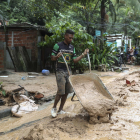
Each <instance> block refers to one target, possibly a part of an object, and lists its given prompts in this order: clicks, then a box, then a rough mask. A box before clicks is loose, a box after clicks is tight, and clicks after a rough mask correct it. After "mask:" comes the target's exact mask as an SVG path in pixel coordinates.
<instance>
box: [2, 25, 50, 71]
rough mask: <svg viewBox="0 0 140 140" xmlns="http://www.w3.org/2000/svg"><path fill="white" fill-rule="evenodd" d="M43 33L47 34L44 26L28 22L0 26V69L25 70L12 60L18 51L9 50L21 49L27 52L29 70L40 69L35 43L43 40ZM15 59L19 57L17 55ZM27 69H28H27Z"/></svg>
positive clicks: (19, 50)
mask: <svg viewBox="0 0 140 140" xmlns="http://www.w3.org/2000/svg"><path fill="white" fill-rule="evenodd" d="M45 34H47V35H49V32H48V30H47V29H46V27H45V26H39V25H33V24H30V23H16V24H10V25H6V31H5V29H4V26H0V70H5V69H15V70H16V71H26V70H25V69H24V68H22V69H18V66H16V65H17V64H16V62H14V60H12V56H10V55H13V58H14V57H16V56H17V55H19V56H22V55H20V54H18V53H15V54H14V53H13V54H10V52H11V53H12V52H14V51H17V50H18V52H19V53H20V52H21V50H22V51H23V52H24V54H27V55H28V56H29V57H28V56H27V58H29V60H30V70H32V71H40V69H41V68H40V65H41V64H40V61H41V56H40V55H38V52H39V49H38V47H37V44H38V43H39V42H40V41H43V39H44V36H45ZM16 59H19V58H18V57H17V58H16ZM27 71H29V70H27Z"/></svg>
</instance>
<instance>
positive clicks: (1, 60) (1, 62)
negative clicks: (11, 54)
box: [0, 42, 6, 70]
mask: <svg viewBox="0 0 140 140" xmlns="http://www.w3.org/2000/svg"><path fill="white" fill-rule="evenodd" d="M5 52H6V47H5V44H4V43H3V42H0V70H5V58H6V56H5V54H6V53H5Z"/></svg>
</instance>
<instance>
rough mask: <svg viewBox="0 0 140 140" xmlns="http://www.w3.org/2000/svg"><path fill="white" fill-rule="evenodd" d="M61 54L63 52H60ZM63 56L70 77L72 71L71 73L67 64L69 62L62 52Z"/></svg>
mask: <svg viewBox="0 0 140 140" xmlns="http://www.w3.org/2000/svg"><path fill="white" fill-rule="evenodd" d="M60 52H61V51H60ZM61 54H62V58H63V60H64V62H65V64H66V67H67V71H68V74H69V76H70V71H69V67H68V64H67V62H66V60H65V58H64V55H63V53H62V52H61Z"/></svg>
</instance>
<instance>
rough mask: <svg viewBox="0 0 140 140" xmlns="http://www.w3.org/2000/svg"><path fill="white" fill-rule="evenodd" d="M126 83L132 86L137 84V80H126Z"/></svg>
mask: <svg viewBox="0 0 140 140" xmlns="http://www.w3.org/2000/svg"><path fill="white" fill-rule="evenodd" d="M126 84H127V86H128V87H130V86H135V85H136V82H135V80H133V81H132V82H130V81H128V80H126Z"/></svg>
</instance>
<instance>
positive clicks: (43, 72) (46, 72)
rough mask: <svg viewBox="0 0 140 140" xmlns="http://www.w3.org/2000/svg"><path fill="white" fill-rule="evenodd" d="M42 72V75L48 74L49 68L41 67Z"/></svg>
mask: <svg viewBox="0 0 140 140" xmlns="http://www.w3.org/2000/svg"><path fill="white" fill-rule="evenodd" d="M42 74H43V75H49V74H50V71H49V70H45V69H43V70H42Z"/></svg>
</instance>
